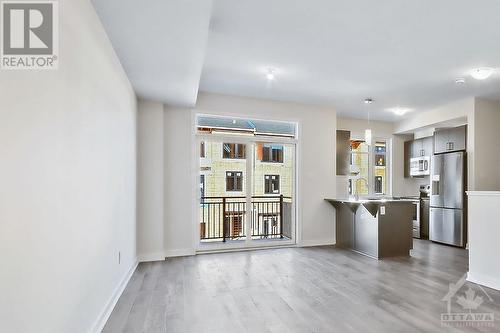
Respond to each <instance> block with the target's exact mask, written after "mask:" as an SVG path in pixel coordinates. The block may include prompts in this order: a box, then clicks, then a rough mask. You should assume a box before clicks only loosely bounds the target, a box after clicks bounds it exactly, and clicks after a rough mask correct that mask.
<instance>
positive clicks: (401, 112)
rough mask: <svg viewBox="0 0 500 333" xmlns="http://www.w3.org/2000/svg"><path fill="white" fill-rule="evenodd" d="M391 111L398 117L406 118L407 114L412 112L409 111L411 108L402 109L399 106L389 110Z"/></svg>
mask: <svg viewBox="0 0 500 333" xmlns="http://www.w3.org/2000/svg"><path fill="white" fill-rule="evenodd" d="M389 111H391V112H392V113H394V114H395V115H397V116H404V115H405V114H407V113H408V112H410V111H411V109H409V108H402V107H399V106H398V107H395V108H392V109H389Z"/></svg>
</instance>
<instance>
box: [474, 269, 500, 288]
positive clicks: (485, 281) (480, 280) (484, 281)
mask: <svg viewBox="0 0 500 333" xmlns="http://www.w3.org/2000/svg"><path fill="white" fill-rule="evenodd" d="M467 281H469V282H472V283H475V284H480V285H482V286H485V287H488V288H491V289H495V290H500V280H498V279H495V278H491V277H486V276H481V275H478V274H471V273H470V272H468V273H467Z"/></svg>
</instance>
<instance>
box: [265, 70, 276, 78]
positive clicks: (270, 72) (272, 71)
mask: <svg viewBox="0 0 500 333" xmlns="http://www.w3.org/2000/svg"><path fill="white" fill-rule="evenodd" d="M266 78H267V79H268V80H269V81H272V80H274V69H272V68H269V69H268V70H267V74H266Z"/></svg>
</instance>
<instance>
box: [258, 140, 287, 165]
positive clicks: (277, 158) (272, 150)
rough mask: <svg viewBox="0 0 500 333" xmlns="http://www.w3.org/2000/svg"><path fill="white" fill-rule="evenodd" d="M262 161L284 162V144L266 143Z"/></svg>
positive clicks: (263, 147)
mask: <svg viewBox="0 0 500 333" xmlns="http://www.w3.org/2000/svg"><path fill="white" fill-rule="evenodd" d="M262 162H274V163H283V146H282V145H271V144H264V145H263V146H262Z"/></svg>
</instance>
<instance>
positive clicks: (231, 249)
mask: <svg viewBox="0 0 500 333" xmlns="http://www.w3.org/2000/svg"><path fill="white" fill-rule="evenodd" d="M293 247H297V245H296V244H294V243H283V244H280V245H271V246H262V245H260V246H243V247H241V246H240V247H227V248H214V249H209V248H207V249H202V250H197V251H196V254H210V253H227V252H241V251H259V250H275V249H286V248H293Z"/></svg>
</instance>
